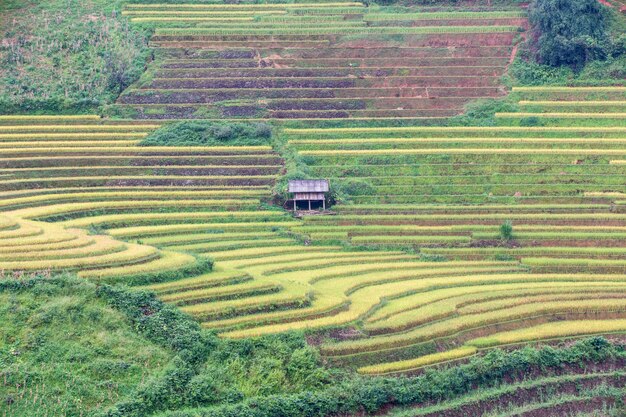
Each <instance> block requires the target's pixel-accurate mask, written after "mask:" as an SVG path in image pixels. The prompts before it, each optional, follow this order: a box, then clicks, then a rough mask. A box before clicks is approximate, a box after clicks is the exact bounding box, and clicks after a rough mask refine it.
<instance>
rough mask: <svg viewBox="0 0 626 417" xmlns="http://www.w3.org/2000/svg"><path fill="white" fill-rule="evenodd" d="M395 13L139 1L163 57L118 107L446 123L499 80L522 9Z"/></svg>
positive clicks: (148, 112)
mask: <svg viewBox="0 0 626 417" xmlns="http://www.w3.org/2000/svg"><path fill="white" fill-rule="evenodd" d="M394 10H395V11H394V12H393V13H392V12H389V11H387V10H386V9H381V8H377V7H365V6H364V5H363V4H362V3H360V2H320V3H290V4H246V5H217V4H212V5H197V4H196V5H193V4H176V5H166V4H152V5H149V4H130V5H128V6H127V7H126V9H125V10H124V12H123V13H124V14H126V15H128V16H129V17H130V19H131V22H133V23H135V24H137V25H144V26H148V27H154V28H156V29H155V34H154V36H153V37H152V40H151V45H152V47H154V48H155V51H156V54H157V60H156V61H155V62H154V64H153V65H152V66H151V67H150V69H149V70H148V72H147V74H146V76H145V77H144V79H143V80H142V81H140V82H139V83H137V85H135V86H134V88H131V89H128V90H127V91H126V92H125V93H124V94H123V95H122V96H121V97H120V99H119V101H118V104H119V106H120V107H121V108H122V109H123V110H124V111H125V112H126V114H128V115H132V116H133V117H136V118H144V119H171V118H183V119H186V118H248V119H249V118H261V119H263V118H273V119H308V120H310V119H341V118H355V119H370V118H383V119H384V118H409V119H416V120H422V121H425V122H436V121H439V120H442V119H444V118H446V117H449V116H452V115H455V114H458V113H461V112H462V110H463V106H464V105H465V104H466V103H467V102H469V101H471V100H474V99H476V98H482V97H496V96H500V95H503V94H504V93H505V91H504V89H503V88H502V86H501V85H500V77H501V76H502V75H503V73H504V71H505V70H506V67H507V65H508V64H509V62H510V61H511V59H512V56H513V50H514V46H513V44H514V40H515V39H516V37H517V36H518V34H517V32H518V30H519V28H520V27H523V26H524V25H525V24H526V20H525V19H526V18H525V14H524V12H523V11H521V10H519V9H517V10H494V11H483V12H462V11H458V12H436V11H424V12H419V13H416V12H414V11H412V10H413V9H406V10H401V9H394Z"/></svg>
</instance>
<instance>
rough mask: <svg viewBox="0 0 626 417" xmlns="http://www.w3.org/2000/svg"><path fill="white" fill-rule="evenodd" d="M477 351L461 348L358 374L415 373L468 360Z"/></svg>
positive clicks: (371, 368) (373, 366)
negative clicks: (431, 367)
mask: <svg viewBox="0 0 626 417" xmlns="http://www.w3.org/2000/svg"><path fill="white" fill-rule="evenodd" d="M477 351H478V349H477V348H476V347H474V346H461V347H460V348H457V349H452V350H448V351H444V352H438V353H433V354H430V355H424V356H421V357H419V358H415V359H408V360H404V361H397V362H387V363H381V364H377V365H370V366H364V367H362V368H359V369H358V372H359V373H360V374H365V375H385V374H393V373H397V372H407V371H413V370H416V369H420V368H423V367H425V366H428V365H433V364H440V363H444V362H448V361H452V360H456V359H462V358H467V357H469V356H473V355H475V354H476V352H477Z"/></svg>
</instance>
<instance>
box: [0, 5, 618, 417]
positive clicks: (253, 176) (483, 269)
mask: <svg viewBox="0 0 626 417" xmlns="http://www.w3.org/2000/svg"><path fill="white" fill-rule="evenodd" d="M394 10H395V9H394ZM124 13H125V14H126V15H128V16H130V17H131V19H132V20H133V21H134V22H135V24H141V25H151V26H155V27H156V32H155V35H154V37H153V38H152V40H151V43H152V46H153V47H154V48H155V53H156V54H157V57H158V59H157V60H156V61H155V62H154V63H153V64H152V66H151V67H150V69H149V71H148V73H147V74H146V75H145V76H144V77H143V79H142V80H141V81H140V82H139V83H138V84H136V85H135V86H133V87H132V88H130V89H128V90H127V91H126V92H125V93H124V94H123V95H122V96H121V98H120V100H119V103H118V105H119V107H120V108H121V109H122V110H123V111H124V112H128V114H130V115H132V116H133V118H131V119H124V120H101V119H100V118H98V117H97V116H58V117H52V116H43V117H36V116H35V117H30V118H29V117H19V116H15V117H11V116H6V117H5V116H0V268H1V269H2V270H5V271H14V272H15V273H16V274H19V273H21V272H23V271H37V270H55V271H56V270H72V271H76V272H77V273H78V274H79V275H80V276H83V277H85V278H89V279H95V280H102V281H106V282H124V283H128V284H131V285H135V286H139V287H140V288H145V289H148V290H151V291H154V292H155V293H157V294H158V295H159V297H160V298H161V299H163V300H164V301H166V302H169V303H172V304H174V305H176V306H178V307H179V308H180V309H181V310H183V311H185V312H187V313H189V314H191V315H193V316H194V317H196V318H197V319H198V320H199V321H200V322H201V323H202V325H203V327H205V328H208V329H213V330H215V331H216V332H217V333H219V334H220V335H221V336H222V337H225V338H246V337H255V336H263V335H268V334H275V333H280V332H285V331H289V330H303V331H307V332H309V333H315V334H317V335H321V337H320V338H319V340H320V341H321V342H320V343H321V345H320V350H321V352H322V354H323V356H324V358H325V359H326V360H327V361H328V362H329V363H332V364H340V365H344V366H348V367H352V368H355V369H358V371H359V372H361V373H363V374H398V373H404V372H414V371H416V370H418V369H422V368H424V367H426V366H432V365H437V364H440V363H446V362H449V361H458V360H464V359H466V358H468V357H471V356H473V355H476V354H480V353H482V351H484V350H485V349H489V348H492V347H495V346H507V345H515V344H521V343H526V342H529V341H537V340H541V341H545V340H553V339H557V340H561V339H567V338H570V337H579V336H585V335H589V334H610V333H620V332H621V333H623V332H624V331H626V297H624V295H625V294H626V280H625V277H626V261H625V259H626V256H625V255H626V180H625V178H626V146H625V145H626V135H625V134H626V123H625V120H626V119H625V117H624V115H625V114H626V90H625V89H624V87H610V88H603V87H593V88H586V87H578V88H567V87H556V88H546V87H541V88H534V87H533V88H516V89H514V90H513V97H517V98H518V103H517V107H518V109H519V111H517V112H508V113H499V114H497V115H496V119H495V120H496V122H495V125H494V126H488V127H468V126H449V125H446V123H445V120H444V119H447V118H448V117H449V116H452V115H455V114H458V113H460V112H461V111H462V109H463V106H464V105H465V104H466V103H467V102H469V101H471V100H474V99H476V98H483V97H497V96H500V95H503V94H504V93H505V90H504V89H503V87H502V86H501V85H500V77H501V75H502V74H503V73H504V71H505V70H506V66H507V65H508V63H509V62H510V61H511V57H512V55H513V54H514V46H513V45H514V40H515V38H516V36H517V30H518V28H519V27H520V26H523V25H524V24H525V21H524V15H523V14H522V13H520V11H519V10H493V11H484V12H439V11H434V10H433V11H426V12H419V13H417V12H410V13H409V12H406V13H402V12H401V11H398V10H396V11H394V12H393V13H391V12H385V11H384V9H370V8H366V7H364V6H363V5H362V4H361V3H330V2H329V3H315V4H313V3H311V4H307V3H293V4H264V5H228V6H222V5H208V4H203V5H180V4H178V5H165V4H152V5H149V4H137V5H129V6H128V7H127V9H126V10H125V11H124ZM242 27H244V28H245V29H241V28H242ZM189 118H198V119H214V118H220V119H223V118H244V119H247V120H248V119H264V118H272V119H306V120H319V119H323V120H327V119H342V118H351V119H359V118H360V119H385V118H406V119H411V121H413V122H415V123H411V124H410V125H409V124H408V123H407V125H406V126H404V127H393V126H387V127H351V126H350V125H347V124H346V125H342V126H341V127H336V128H320V127H316V128H306V127H302V126H300V127H289V128H284V129H282V130H281V131H280V133H279V134H280V135H281V138H280V139H281V140H283V139H284V142H285V143H287V147H288V148H289V149H290V150H294V151H295V152H297V153H298V154H299V156H300V158H301V160H302V162H303V163H304V164H305V165H306V169H307V170H308V174H309V175H310V176H311V177H314V178H330V180H331V183H333V184H334V183H341V182H343V181H346V180H350V181H357V185H359V186H358V187H353V189H354V190H356V191H354V192H353V193H352V195H351V196H350V197H351V200H352V203H353V204H345V205H338V206H336V207H334V215H326V216H310V217H305V218H304V219H296V218H294V217H292V216H291V215H290V214H289V213H286V212H285V211H284V210H282V209H279V208H276V207H274V208H272V206H271V205H269V204H268V203H269V202H270V200H271V197H272V195H271V189H272V187H273V186H274V185H275V182H276V180H277V179H278V178H279V177H280V176H281V175H282V174H284V173H285V168H284V167H283V163H284V161H283V158H282V157H281V155H279V154H278V152H277V150H275V149H273V148H272V147H271V146H270V145H268V146H216V147H176V146H167V147H155V146H142V145H141V141H142V139H144V138H145V137H146V136H147V135H148V134H149V133H150V132H151V131H153V130H154V129H157V128H159V127H160V126H161V123H163V122H164V121H165V120H170V119H189ZM146 119H153V120H146ZM160 119H163V121H162V120H160ZM434 124H437V125H434ZM277 149H278V148H277ZM506 222H511V224H512V227H513V234H512V238H510V239H503V237H502V236H501V231H500V227H501V225H502V224H503V223H506ZM212 261H214V266H213V268H212V270H211V262H212ZM544 382H545V383H546V384H549V383H551V382H550V381H544ZM518 388H519V389H525V388H524V387H521V386H520V387H517V388H515V389H518ZM486 395H487V394H486ZM585 398H586V397H584V396H582V397H581V396H578V397H572V399H571V401H572V402H575V401H579V400H580V401H582V400H585ZM568 401H569V400H568ZM566 402H567V401H564V404H565V403H566ZM442 407H443V405H442ZM564 407H566V406H564ZM425 413H426V414H428V413H427V412H425ZM416 415H421V414H416Z"/></svg>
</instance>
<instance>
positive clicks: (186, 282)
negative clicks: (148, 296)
mask: <svg viewBox="0 0 626 417" xmlns="http://www.w3.org/2000/svg"><path fill="white" fill-rule="evenodd" d="M250 279H251V278H250V277H249V276H248V275H247V274H246V273H245V272H242V271H235V270H226V271H212V272H210V273H208V274H203V275H199V276H197V277H192V278H184V279H180V280H176V281H168V282H163V283H158V284H151V285H146V286H143V287H138V288H140V289H145V290H149V291H154V292H155V293H157V294H170V293H175V292H178V291H188V290H194V289H199V288H209V287H217V286H221V285H224V284H226V283H229V282H232V281H244V280H250Z"/></svg>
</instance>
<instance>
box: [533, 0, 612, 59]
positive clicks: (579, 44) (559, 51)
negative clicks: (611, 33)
mask: <svg viewBox="0 0 626 417" xmlns="http://www.w3.org/2000/svg"><path fill="white" fill-rule="evenodd" d="M603 7H604V6H602V5H601V4H600V2H598V1H597V0H576V1H572V0H534V2H533V4H532V6H531V11H530V24H531V31H532V35H531V36H532V39H531V43H532V45H533V48H534V50H535V54H536V59H537V61H539V62H540V63H543V64H548V65H552V66H563V65H569V66H572V67H575V68H580V67H582V66H584V65H585V64H586V63H587V62H589V61H591V60H594V59H602V58H604V57H605V56H606V51H607V48H608V47H609V43H610V42H609V37H608V35H607V31H608V27H609V19H608V16H607V13H606V12H605V10H603Z"/></svg>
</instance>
